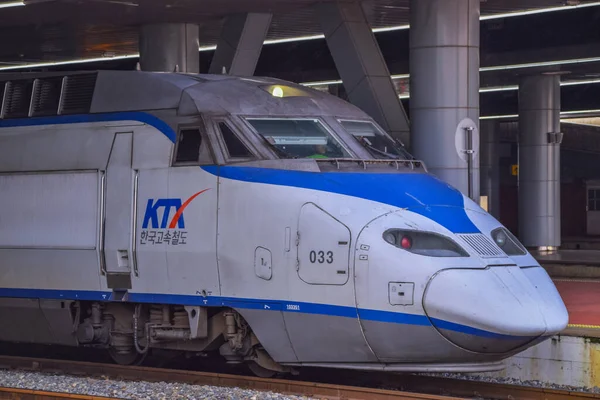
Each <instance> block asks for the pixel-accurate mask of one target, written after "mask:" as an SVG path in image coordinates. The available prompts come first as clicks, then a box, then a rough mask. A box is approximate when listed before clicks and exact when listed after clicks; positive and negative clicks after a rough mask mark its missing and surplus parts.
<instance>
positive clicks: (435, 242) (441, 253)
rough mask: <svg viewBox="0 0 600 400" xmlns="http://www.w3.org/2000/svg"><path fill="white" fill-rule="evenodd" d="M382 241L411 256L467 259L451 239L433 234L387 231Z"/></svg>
mask: <svg viewBox="0 0 600 400" xmlns="http://www.w3.org/2000/svg"><path fill="white" fill-rule="evenodd" d="M383 239H384V240H385V241H386V242H388V243H389V244H391V245H394V246H396V247H398V248H401V249H403V250H406V251H408V252H410V253H413V254H419V255H422V256H429V257H469V253H467V252H466V251H465V250H464V249H463V248H462V247H460V246H459V245H458V244H457V243H456V242H455V241H453V240H452V239H450V238H448V237H446V236H443V235H440V234H438V233H434V232H421V231H411V230H403V229H388V230H387V231H385V232H384V233H383Z"/></svg>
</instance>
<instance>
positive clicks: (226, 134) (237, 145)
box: [219, 122, 252, 158]
mask: <svg viewBox="0 0 600 400" xmlns="http://www.w3.org/2000/svg"><path fill="white" fill-rule="evenodd" d="M219 130H220V131H221V136H223V140H224V141H225V146H226V147H227V151H228V152H229V156H230V157H234V158H247V157H252V153H251V152H250V150H248V148H247V147H246V146H245V145H244V143H242V141H241V140H240V139H239V138H238V137H237V136H236V135H235V133H234V132H233V131H232V130H231V128H230V127H229V126H227V124H226V123H225V122H219Z"/></svg>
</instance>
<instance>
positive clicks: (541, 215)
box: [519, 75, 562, 250]
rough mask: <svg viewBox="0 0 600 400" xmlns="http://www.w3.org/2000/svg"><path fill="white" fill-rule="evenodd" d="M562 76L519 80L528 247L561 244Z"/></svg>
mask: <svg viewBox="0 0 600 400" xmlns="http://www.w3.org/2000/svg"><path fill="white" fill-rule="evenodd" d="M559 132H560V78H559V76H558V75H538V76H526V77H522V78H521V81H520V82H519V238H520V239H521V241H522V242H523V244H524V245H525V246H527V247H534V248H538V249H539V250H551V249H552V248H556V247H558V246H560V243H561V238H560V142H561V139H562V134H560V133H559Z"/></svg>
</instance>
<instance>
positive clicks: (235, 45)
mask: <svg viewBox="0 0 600 400" xmlns="http://www.w3.org/2000/svg"><path fill="white" fill-rule="evenodd" d="M270 25H271V14H266V13H244V14H234V15H230V16H228V17H227V18H226V19H225V23H224V24H223V28H222V30H221V36H220V37H219V41H218V43H217V50H216V51H215V54H214V56H213V59H212V62H211V64H210V68H209V70H208V72H209V73H211V74H220V73H222V71H223V67H225V70H226V71H227V73H228V74H229V75H238V76H252V75H254V70H255V69H256V63H257V62H258V57H259V56H260V52H261V50H262V46H263V42H264V41H265V37H266V36H267V32H268V31H269V26H270Z"/></svg>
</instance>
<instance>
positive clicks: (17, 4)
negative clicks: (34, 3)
mask: <svg viewBox="0 0 600 400" xmlns="http://www.w3.org/2000/svg"><path fill="white" fill-rule="evenodd" d="M24 5H25V3H24V2H22V1H11V2H10V3H0V8H9V7H21V6H24Z"/></svg>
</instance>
